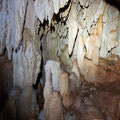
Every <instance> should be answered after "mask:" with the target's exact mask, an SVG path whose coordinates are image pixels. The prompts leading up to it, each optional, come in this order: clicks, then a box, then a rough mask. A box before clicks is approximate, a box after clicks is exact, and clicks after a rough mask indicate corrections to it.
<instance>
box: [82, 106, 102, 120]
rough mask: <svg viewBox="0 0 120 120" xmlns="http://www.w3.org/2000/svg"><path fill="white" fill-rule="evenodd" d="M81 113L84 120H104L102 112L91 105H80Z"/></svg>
mask: <svg viewBox="0 0 120 120" xmlns="http://www.w3.org/2000/svg"><path fill="white" fill-rule="evenodd" d="M81 113H82V116H83V119H84V120H96V119H98V120H99V119H100V120H104V117H103V114H102V112H101V111H100V110H99V109H98V108H97V107H96V106H91V105H84V104H83V105H82V106H81Z"/></svg>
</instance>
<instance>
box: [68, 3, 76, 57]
mask: <svg viewBox="0 0 120 120" xmlns="http://www.w3.org/2000/svg"><path fill="white" fill-rule="evenodd" d="M76 15H77V14H76V5H74V4H73V5H72V8H71V10H70V13H69V20H68V27H69V35H68V38H69V40H68V53H69V55H71V53H72V51H73V46H74V44H75V39H76V35H77V31H78V23H77V21H76ZM73 26H74V27H73Z"/></svg>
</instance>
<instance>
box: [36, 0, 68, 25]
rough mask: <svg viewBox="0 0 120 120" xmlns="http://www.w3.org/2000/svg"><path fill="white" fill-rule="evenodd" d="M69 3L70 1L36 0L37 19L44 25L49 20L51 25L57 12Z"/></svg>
mask: <svg viewBox="0 0 120 120" xmlns="http://www.w3.org/2000/svg"><path fill="white" fill-rule="evenodd" d="M67 2H68V0H36V1H35V11H36V14H37V17H38V18H39V20H40V21H41V22H42V23H43V21H44V20H47V19H48V21H49V25H50V24H51V20H52V17H53V13H54V12H55V13H56V14H57V13H58V12H59V9H60V8H63V7H64V6H65V5H66V3H67Z"/></svg>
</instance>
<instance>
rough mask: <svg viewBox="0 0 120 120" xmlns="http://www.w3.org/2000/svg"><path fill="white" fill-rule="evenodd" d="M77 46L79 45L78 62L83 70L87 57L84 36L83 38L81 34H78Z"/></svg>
mask: <svg viewBox="0 0 120 120" xmlns="http://www.w3.org/2000/svg"><path fill="white" fill-rule="evenodd" d="M76 44H77V62H78V65H79V67H80V69H81V67H82V64H83V60H84V56H85V51H84V41H83V36H81V35H80V33H78V37H77V41H76Z"/></svg>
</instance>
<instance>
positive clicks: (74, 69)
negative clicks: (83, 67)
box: [72, 59, 80, 79]
mask: <svg viewBox="0 0 120 120" xmlns="http://www.w3.org/2000/svg"><path fill="white" fill-rule="evenodd" d="M72 72H74V73H75V74H76V75H77V77H78V79H80V71H79V67H78V63H77V59H75V60H74V61H73V67H72Z"/></svg>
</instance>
